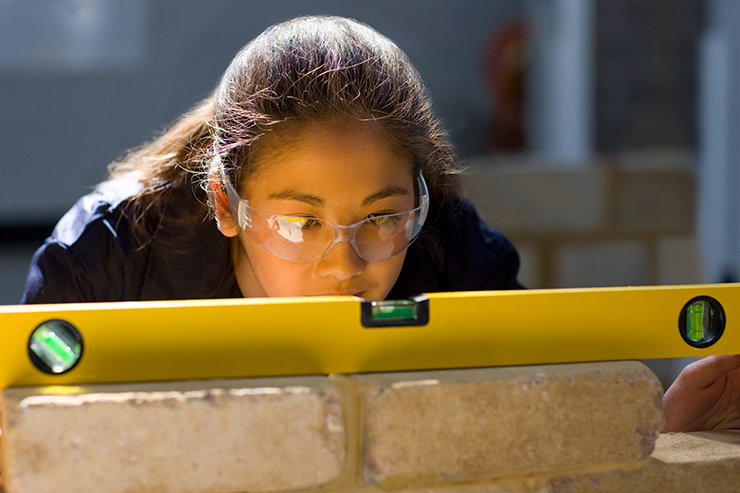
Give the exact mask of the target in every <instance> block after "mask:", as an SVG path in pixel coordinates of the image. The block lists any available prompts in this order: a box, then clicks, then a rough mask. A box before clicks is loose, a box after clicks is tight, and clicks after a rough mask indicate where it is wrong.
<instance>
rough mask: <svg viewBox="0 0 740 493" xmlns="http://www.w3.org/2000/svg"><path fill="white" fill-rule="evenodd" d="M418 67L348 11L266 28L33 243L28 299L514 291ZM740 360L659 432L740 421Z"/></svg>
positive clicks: (715, 364) (504, 248) (691, 385)
mask: <svg viewBox="0 0 740 493" xmlns="http://www.w3.org/2000/svg"><path fill="white" fill-rule="evenodd" d="M458 172H459V167H458V165H457V162H456V160H455V158H454V156H453V152H452V150H451V147H450V144H449V142H448V141H447V139H446V137H445V134H444V132H443V130H442V129H441V127H440V125H439V123H438V122H437V120H435V118H434V116H433V114H432V109H431V102H430V99H429V96H428V94H427V93H426V91H425V89H424V86H423V84H422V81H421V79H420V78H419V75H418V73H417V72H416V71H415V70H414V68H413V67H412V65H411V63H410V62H409V60H408V58H407V57H406V56H405V55H404V53H403V52H402V51H401V50H400V49H399V48H398V47H397V46H396V45H395V44H393V42H391V41H390V40H388V39H387V38H385V37H383V36H382V35H380V34H379V33H377V32H375V31H374V30H372V29H371V28H369V27H367V26H365V25H362V24H360V23H358V22H356V21H353V20H349V19H342V18H335V17H305V18H299V19H295V20H293V21H290V22H286V23H284V24H280V25H277V26H274V27H272V28H270V29H268V30H267V31H265V32H264V33H263V34H262V35H260V36H259V37H257V38H256V39H255V40H254V41H252V42H251V43H249V44H248V45H247V46H246V47H245V48H244V49H243V50H242V51H241V52H239V54H237V56H236V57H235V58H234V60H233V61H232V63H231V65H230V66H229V67H228V69H227V70H226V72H225V73H224V75H223V77H222V79H221V82H220V83H219V85H218V87H217V88H216V90H215V91H214V93H213V95H212V96H211V97H209V98H207V99H206V100H205V101H203V102H202V103H201V104H200V105H198V106H197V107H196V108H195V109H194V110H193V111H192V112H190V113H189V114H187V115H185V116H183V117H182V118H181V119H180V120H178V121H177V122H175V124H174V125H173V126H172V127H171V128H170V129H169V131H167V132H166V133H165V134H164V135H162V136H161V137H159V138H158V139H156V140H154V141H153V142H151V143H150V144H148V145H145V146H144V147H142V148H141V149H139V150H137V151H136V152H133V153H132V154H131V155H129V156H128V157H127V158H126V159H125V160H123V161H122V162H120V163H116V164H114V165H113V166H112V167H111V173H110V178H109V180H107V181H105V182H103V183H102V184H100V185H99V186H98V187H97V189H96V190H95V191H94V192H93V193H91V194H90V195H87V196H85V197H83V198H82V199H80V201H78V202H77V204H76V205H75V206H74V207H73V208H72V209H71V210H70V211H69V212H68V213H67V214H66V215H65V216H64V217H63V218H62V219H61V221H60V222H59V224H58V225H57V227H56V228H55V230H54V233H53V234H52V236H51V238H49V239H48V240H47V241H46V243H45V244H44V245H43V246H42V247H41V248H40V249H39V250H38V251H37V253H36V255H35V256H34V258H33V263H32V265H31V270H30V273H29V276H28V283H27V286H26V292H25V294H24V297H23V302H24V303H52V302H80V301H124V300H155V299H184V298H217V297H242V296H244V297H257V296H303V295H354V296H361V297H363V298H366V299H369V300H381V299H383V298H386V297H390V298H407V297H409V296H413V295H415V294H419V293H422V292H434V291H460V290H483V289H486V290H490V289H512V288H519V287H520V286H519V284H518V283H517V281H516V273H517V269H518V266H519V260H518V257H517V254H516V252H515V250H514V248H513V247H512V246H511V244H510V243H509V242H508V241H507V240H506V239H505V238H504V237H503V236H502V235H501V234H500V233H498V232H496V231H494V230H491V229H489V228H488V227H486V226H485V225H484V224H483V223H482V222H481V221H480V220H479V219H478V217H477V216H476V213H475V211H474V210H473V208H472V206H471V205H470V204H469V203H468V202H466V201H465V200H463V199H462V198H461V195H460V192H459V186H458V182H457V180H456V177H455V175H456V173H458ZM739 367H740V357H732V356H728V357H717V358H708V359H706V360H703V361H702V362H699V364H697V365H694V366H693V367H690V368H689V370H688V371H686V372H684V373H683V374H682V375H681V376H680V377H679V379H678V380H677V385H674V386H673V387H671V389H669V391H668V392H667V394H666V400H665V404H666V414H667V417H668V422H667V425H666V431H678V430H682V431H689V430H692V429H719V428H724V427H737V426H739V425H740V406H739V405H738V402H740V369H739Z"/></svg>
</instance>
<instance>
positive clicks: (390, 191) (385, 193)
mask: <svg viewBox="0 0 740 493" xmlns="http://www.w3.org/2000/svg"><path fill="white" fill-rule="evenodd" d="M408 194H409V191H408V190H406V189H405V188H403V187H396V186H390V187H387V188H384V189H383V190H381V191H379V192H378V193H374V194H372V195H371V196H369V197H368V198H366V199H365V200H363V201H362V205H363V207H364V206H367V205H370V204H372V203H373V202H376V201H378V200H381V199H384V198H386V197H394V196H401V197H405V196H406V195H408Z"/></svg>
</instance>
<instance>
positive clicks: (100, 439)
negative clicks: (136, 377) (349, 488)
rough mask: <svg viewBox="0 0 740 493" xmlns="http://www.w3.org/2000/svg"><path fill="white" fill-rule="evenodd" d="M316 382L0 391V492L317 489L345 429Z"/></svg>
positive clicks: (329, 395) (334, 465)
mask: <svg viewBox="0 0 740 493" xmlns="http://www.w3.org/2000/svg"><path fill="white" fill-rule="evenodd" d="M324 381H325V379H323V378H303V379H294V380H292V381H290V383H289V385H286V382H287V381H285V380H282V381H281V380H276V381H270V382H269V386H261V385H260V382H259V381H248V380H245V381H240V382H239V383H237V382H233V381H232V382H229V383H227V382H220V383H219V382H189V383H186V384H168V385H167V386H166V387H162V386H159V387H158V386H157V385H137V386H128V387H127V386H115V387H105V386H91V387H88V388H86V389H85V390H84V392H83V393H81V394H79V395H44V394H43V393H42V391H39V390H34V389H6V390H4V391H3V402H2V409H3V416H2V417H3V424H2V429H3V431H4V436H3V446H4V447H5V453H4V454H3V460H4V464H3V465H2V470H3V474H4V476H5V477H6V488H7V489H8V491H9V492H12V493H25V492H28V493H31V492H32V493H44V492H56V493H62V492H67V491H68V492H75V493H84V492H91V493H92V492H95V493H99V492H101V491H104V492H106V493H116V492H133V491H157V492H160V493H169V492H186V491H192V492H228V491H234V492H236V491H243V490H245V489H247V490H249V491H273V490H287V489H294V488H304V487H309V486H315V485H319V484H323V483H326V482H328V481H330V480H332V479H334V478H335V477H336V476H337V475H338V474H339V473H340V471H341V470H342V469H343V467H344V464H343V460H344V429H343V426H342V417H341V413H340V407H339V403H338V399H337V396H336V394H335V392H334V390H333V388H332V387H330V386H328V385H326V384H325V383H324ZM235 384H236V385H239V384H241V386H237V387H234V385H235ZM113 389H115V391H114V390H113ZM165 389H166V390H165Z"/></svg>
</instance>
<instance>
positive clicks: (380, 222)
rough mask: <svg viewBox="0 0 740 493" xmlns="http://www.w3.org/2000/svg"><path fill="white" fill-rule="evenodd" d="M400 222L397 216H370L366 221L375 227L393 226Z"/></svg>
mask: <svg viewBox="0 0 740 493" xmlns="http://www.w3.org/2000/svg"><path fill="white" fill-rule="evenodd" d="M400 220H401V217H400V216H399V215H398V214H371V215H369V216H368V221H367V222H369V223H371V224H374V225H375V226H386V227H389V226H393V225H395V224H397V223H398V222H399V221H400Z"/></svg>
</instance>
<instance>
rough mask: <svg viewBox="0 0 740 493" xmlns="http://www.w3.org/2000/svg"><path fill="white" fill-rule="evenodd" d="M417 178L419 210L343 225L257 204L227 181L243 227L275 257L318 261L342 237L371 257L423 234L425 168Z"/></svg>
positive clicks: (398, 250)
mask: <svg viewBox="0 0 740 493" xmlns="http://www.w3.org/2000/svg"><path fill="white" fill-rule="evenodd" d="M416 183H417V187H418V207H416V208H415V209H411V210H409V211H405V212H399V213H396V214H383V215H379V216H369V217H366V218H365V219H363V220H362V221H359V222H356V223H354V224H350V225H347V226H344V225H341V224H334V223H332V222H330V221H326V220H324V219H319V218H315V217H301V216H281V215H279V214H272V213H270V212H265V211H261V210H258V209H255V208H254V207H250V205H249V200H247V199H243V198H241V197H240V196H239V194H238V193H237V191H236V189H234V186H233V185H232V184H231V181H230V180H229V179H228V178H226V179H225V180H224V185H225V188H226V195H227V196H228V199H229V206H230V207H231V212H232V214H233V215H234V218H235V219H236V222H237V224H238V225H239V227H240V228H241V229H242V231H244V233H246V235H247V236H248V237H249V238H250V239H251V240H252V241H254V242H255V243H257V244H258V245H259V246H261V247H262V248H264V249H265V250H267V251H268V252H270V253H271V254H273V255H275V256H276V257H278V258H281V259H283V260H287V261H289V262H296V263H310V262H316V261H317V260H320V259H322V258H323V257H325V256H326V255H327V254H328V253H329V252H330V251H331V249H332V248H334V246H335V245H336V244H337V243H339V242H340V241H348V242H349V243H350V244H351V245H352V248H353V249H354V251H355V252H356V253H357V255H358V256H359V257H360V258H361V259H363V260H367V261H370V262H373V261H376V260H385V259H387V258H390V257H392V256H394V255H397V254H399V253H401V252H402V251H404V250H405V249H406V248H408V246H409V245H410V244H411V243H412V242H413V241H414V240H415V239H416V238H417V236H419V233H420V232H421V228H422V226H423V225H424V221H425V220H426V218H427V213H428V212H429V190H428V189H427V184H426V182H425V181H424V177H423V176H421V173H420V174H419V176H418V177H417V179H416Z"/></svg>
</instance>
